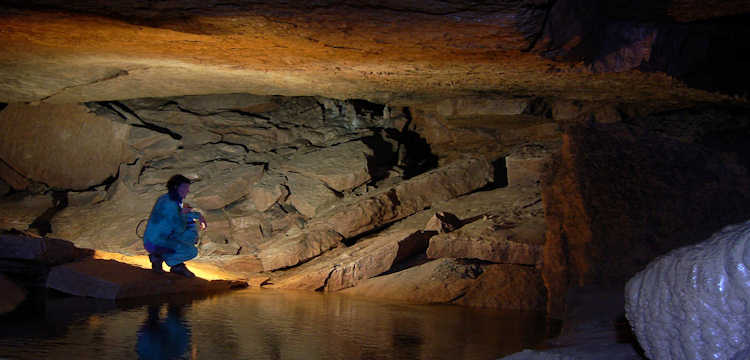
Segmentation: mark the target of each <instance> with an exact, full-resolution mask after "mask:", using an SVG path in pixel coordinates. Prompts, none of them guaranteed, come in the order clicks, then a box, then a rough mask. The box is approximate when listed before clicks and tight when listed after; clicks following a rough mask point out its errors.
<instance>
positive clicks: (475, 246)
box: [427, 216, 546, 266]
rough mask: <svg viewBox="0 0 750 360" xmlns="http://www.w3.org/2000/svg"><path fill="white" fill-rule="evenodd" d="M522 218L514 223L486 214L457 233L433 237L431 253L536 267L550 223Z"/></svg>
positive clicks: (428, 254)
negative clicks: (547, 225) (547, 224)
mask: <svg viewBox="0 0 750 360" xmlns="http://www.w3.org/2000/svg"><path fill="white" fill-rule="evenodd" d="M522 221H523V222H521V223H513V222H509V221H507V220H502V219H501V218H497V217H488V216H485V217H484V218H483V219H480V220H477V221H474V222H472V223H470V224H467V225H465V226H463V227H461V228H460V229H458V230H456V231H454V232H451V233H446V234H440V235H436V236H434V237H432V238H431V239H430V246H429V247H428V248H427V256H428V257H430V258H432V259H437V258H442V257H453V258H464V259H478V260H484V261H490V262H494V263H498V264H520V265H531V266H534V265H536V264H537V263H539V262H540V261H541V258H542V247H543V246H544V233H545V231H546V225H545V223H544V218H543V217H530V218H527V219H524V220H522Z"/></svg>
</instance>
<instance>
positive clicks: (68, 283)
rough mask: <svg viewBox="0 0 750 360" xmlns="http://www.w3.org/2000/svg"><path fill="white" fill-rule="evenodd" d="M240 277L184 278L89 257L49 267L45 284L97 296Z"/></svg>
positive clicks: (214, 285)
mask: <svg viewBox="0 0 750 360" xmlns="http://www.w3.org/2000/svg"><path fill="white" fill-rule="evenodd" d="M245 285H246V284H245V283H244V282H241V281H228V280H211V281H209V280H205V279H201V278H193V279H188V278H185V277H183V276H181V275H177V274H171V273H165V274H156V273H154V272H152V271H151V270H146V269H142V268H138V267H134V266H132V265H128V264H124V263H121V262H117V261H115V260H102V259H91V260H84V261H78V262H73V263H68V264H64V265H58V266H55V267H53V268H52V269H50V273H49V275H48V277H47V287H49V288H51V289H55V290H58V291H62V292H64V293H68V294H71V295H77V296H88V297H93V298H99V299H123V298H131V297H140V296H149V295H159V294H173V293H181V292H200V291H218V290H229V289H231V288H233V287H242V286H245Z"/></svg>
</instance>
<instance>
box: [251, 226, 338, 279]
mask: <svg viewBox="0 0 750 360" xmlns="http://www.w3.org/2000/svg"><path fill="white" fill-rule="evenodd" d="M341 240H342V238H341V235H339V234H337V233H335V232H334V231H330V230H321V231H310V232H305V233H300V234H296V235H293V236H286V235H283V234H282V235H281V236H277V237H275V238H274V239H272V240H270V241H268V242H266V243H263V244H261V245H260V246H259V247H258V248H259V251H258V253H257V257H258V259H260V262H261V264H262V266H263V270H264V271H273V270H278V269H283V268H287V267H290V266H295V265H297V264H299V263H303V262H305V261H308V260H310V259H312V258H314V257H317V256H319V255H320V254H322V253H324V252H326V251H328V250H330V249H332V248H334V247H336V246H339V244H341Z"/></svg>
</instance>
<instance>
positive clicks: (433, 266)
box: [342, 259, 482, 304]
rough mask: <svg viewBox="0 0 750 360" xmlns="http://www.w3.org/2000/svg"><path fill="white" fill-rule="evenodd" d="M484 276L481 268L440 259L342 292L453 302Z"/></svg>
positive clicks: (408, 300)
mask: <svg viewBox="0 0 750 360" xmlns="http://www.w3.org/2000/svg"><path fill="white" fill-rule="evenodd" d="M481 274H482V270H481V267H480V266H479V265H476V264H465V263H462V262H459V261H456V260H455V259H439V260H435V261H431V262H428V263H426V264H423V265H420V266H415V267H412V268H409V269H406V270H403V271H399V272H397V273H393V274H390V275H384V276H379V277H377V278H372V279H368V280H365V281H362V282H361V283H360V284H359V285H358V286H357V287H353V288H351V289H346V290H343V291H342V293H343V294H349V295H355V296H361V297H367V298H372V299H392V300H400V301H406V302H410V303H417V304H436V303H449V302H451V301H453V300H455V299H458V298H460V297H462V296H464V295H465V294H466V292H468V291H469V289H470V288H471V285H472V284H473V283H474V281H475V280H476V279H477V278H478V277H479V276H480V275H481Z"/></svg>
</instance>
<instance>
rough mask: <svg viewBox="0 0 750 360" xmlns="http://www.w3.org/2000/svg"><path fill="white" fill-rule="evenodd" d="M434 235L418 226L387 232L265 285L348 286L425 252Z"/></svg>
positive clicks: (295, 287)
mask: <svg viewBox="0 0 750 360" xmlns="http://www.w3.org/2000/svg"><path fill="white" fill-rule="evenodd" d="M433 234H434V232H423V231H419V230H418V229H402V230H397V231H387V232H385V233H382V234H378V235H377V236H374V237H371V238H368V239H365V240H363V241H360V242H358V243H357V244H355V245H353V246H350V247H346V248H341V249H340V250H339V249H337V250H334V251H335V254H332V256H326V257H320V258H317V259H314V260H312V261H310V262H309V263H308V264H304V265H302V266H301V268H300V271H299V272H296V273H294V274H291V275H290V276H288V277H282V278H281V279H279V280H274V281H273V285H269V286H268V287H272V288H279V289H293V290H324V291H339V290H342V289H346V288H350V287H352V286H356V285H357V284H358V283H359V282H361V281H363V280H366V279H369V278H373V277H375V276H378V275H380V274H382V273H385V272H387V271H388V270H390V269H391V268H392V267H393V266H394V265H395V264H397V263H399V262H400V261H403V260H405V259H407V258H409V257H410V256H412V255H415V254H417V253H419V252H424V250H425V249H426V248H427V242H428V240H429V237H430V236H431V235H433ZM319 259H320V261H318V260H319Z"/></svg>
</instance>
